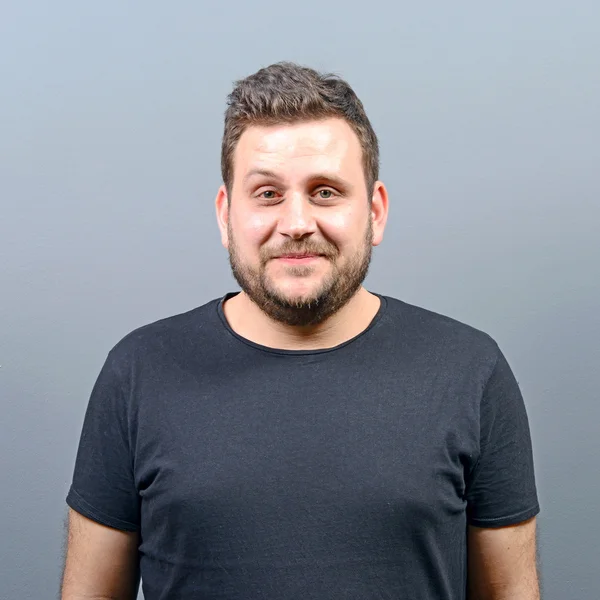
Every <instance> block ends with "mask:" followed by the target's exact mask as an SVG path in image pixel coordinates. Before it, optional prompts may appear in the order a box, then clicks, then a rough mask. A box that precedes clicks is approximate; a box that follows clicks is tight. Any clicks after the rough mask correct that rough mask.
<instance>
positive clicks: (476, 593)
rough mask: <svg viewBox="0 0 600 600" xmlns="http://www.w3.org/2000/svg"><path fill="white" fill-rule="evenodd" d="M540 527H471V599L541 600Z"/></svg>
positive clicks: (531, 523) (527, 523)
mask: <svg viewBox="0 0 600 600" xmlns="http://www.w3.org/2000/svg"><path fill="white" fill-rule="evenodd" d="M536 527H537V522H536V519H535V518H533V519H530V520H529V521H525V522H523V523H520V524H518V525H511V526H509V527H500V528H498V529H487V528H480V527H469V530H468V549H469V600H488V599H489V600H539V598H540V588H539V580H538V573H537V563H536V557H537V552H536Z"/></svg>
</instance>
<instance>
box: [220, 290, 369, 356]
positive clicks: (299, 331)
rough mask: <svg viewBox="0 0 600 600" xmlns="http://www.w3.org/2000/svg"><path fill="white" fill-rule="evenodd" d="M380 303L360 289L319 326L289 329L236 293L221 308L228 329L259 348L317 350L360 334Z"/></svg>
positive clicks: (242, 295) (242, 294) (247, 298)
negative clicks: (259, 346)
mask: <svg viewBox="0 0 600 600" xmlns="http://www.w3.org/2000/svg"><path fill="white" fill-rule="evenodd" d="M379 305H380V300H379V298H378V297H377V296H375V295H374V294H371V293H370V292H368V291H367V290H366V289H365V288H363V287H361V288H360V289H359V291H358V292H357V293H356V294H355V295H354V296H353V297H352V298H351V299H350V301H349V302H348V303H347V304H346V305H345V306H344V307H342V308H341V309H340V310H339V311H337V312H336V313H335V314H334V315H332V316H331V317H329V318H328V319H327V320H326V321H324V322H323V323H319V324H318V325H311V326H307V327H293V326H290V325H285V324H284V323H280V322H278V321H275V320H273V319H272V318H270V317H269V316H268V315H267V314H265V313H264V312H263V311H262V310H261V309H260V308H259V307H258V306H257V305H256V304H254V302H252V300H250V298H249V297H248V296H247V295H246V294H245V293H244V292H240V293H239V294H238V295H237V296H234V297H233V298H230V299H229V300H228V301H227V302H225V304H224V305H223V310H224V312H225V317H226V318H227V321H228V323H229V325H230V327H231V328H232V329H233V330H234V331H235V332H236V333H237V334H238V335H241V336H242V337H244V338H246V339H248V340H250V341H252V342H254V343H256V344H260V345H261V346H267V347H269V348H279V349H281V350H321V349H324V348H332V347H334V346H338V345H339V344H343V343H344V342H346V341H348V340H350V339H352V338H353V337H355V336H357V335H359V334H360V333H361V332H363V331H364V330H365V329H366V328H367V327H368V326H369V324H370V323H371V321H372V320H373V318H374V317H375V315H376V314H377V311H378V310H379Z"/></svg>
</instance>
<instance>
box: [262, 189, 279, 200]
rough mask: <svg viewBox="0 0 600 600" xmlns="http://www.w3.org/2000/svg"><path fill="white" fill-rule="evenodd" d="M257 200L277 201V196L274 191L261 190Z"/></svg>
mask: <svg viewBox="0 0 600 600" xmlns="http://www.w3.org/2000/svg"><path fill="white" fill-rule="evenodd" d="M257 197H258V198H260V199H261V200H271V201H272V200H277V198H278V197H279V194H278V193H277V191H276V190H263V191H262V192H260V193H259V194H258V196H257Z"/></svg>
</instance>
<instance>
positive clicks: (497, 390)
mask: <svg viewBox="0 0 600 600" xmlns="http://www.w3.org/2000/svg"><path fill="white" fill-rule="evenodd" d="M498 352H499V354H498V358H497V362H496V365H495V367H494V369H493V371H492V373H491V375H490V378H489V380H488V382H487V385H486V386H485V388H484V391H483V395H482V398H481V405H480V453H479V459H478V461H477V463H476V465H475V467H474V469H473V471H472V472H471V474H470V477H469V481H468V484H467V516H468V522H469V524H471V525H475V526H476V527H503V526H506V525H514V524H516V523H520V522H523V521H526V520H527V519H530V518H532V517H534V516H535V515H537V514H538V513H539V512H540V507H539V503H538V497H537V490H536V482H535V474H534V464H533V452H532V444H531V435H530V428H529V421H528V417H527V412H526V409H525V404H524V401H523V397H522V395H521V391H520V389H519V385H518V383H517V381H516V379H515V377H514V375H513V372H512V370H511V368H510V366H509V365H508V363H507V361H506V358H505V357H504V355H503V354H502V352H501V351H500V350H499V351H498Z"/></svg>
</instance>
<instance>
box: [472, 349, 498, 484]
mask: <svg viewBox="0 0 600 600" xmlns="http://www.w3.org/2000/svg"><path fill="white" fill-rule="evenodd" d="M499 362H500V348H499V347H498V345H497V344H496V360H495V361H494V366H493V367H492V369H491V370H490V374H489V375H488V377H487V379H486V381H485V385H484V386H483V389H482V391H481V397H480V398H479V456H478V457H477V461H476V462H475V464H474V465H473V468H472V469H471V473H472V474H473V477H472V478H471V480H470V482H469V487H472V486H473V485H474V484H475V482H476V481H477V477H478V476H479V473H478V472H477V469H478V468H479V465H480V463H481V460H482V458H483V453H484V452H485V451H486V450H487V442H486V443H485V446H483V445H482V440H481V406H482V404H483V400H484V398H485V392H486V390H487V389H488V386H489V385H490V381H491V380H492V377H493V375H494V373H495V371H496V368H497V367H498V363H499Z"/></svg>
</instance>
